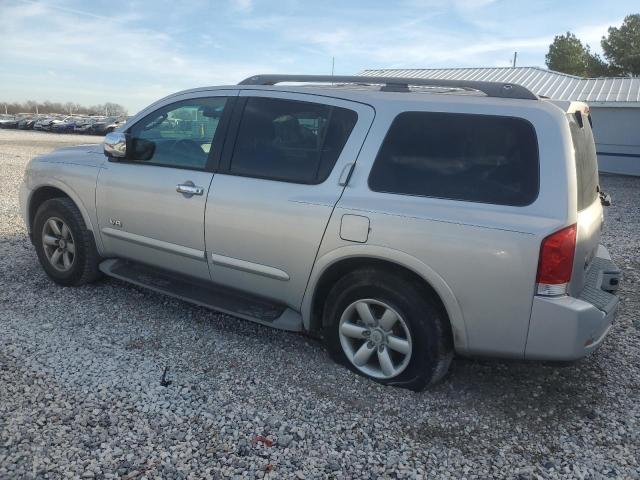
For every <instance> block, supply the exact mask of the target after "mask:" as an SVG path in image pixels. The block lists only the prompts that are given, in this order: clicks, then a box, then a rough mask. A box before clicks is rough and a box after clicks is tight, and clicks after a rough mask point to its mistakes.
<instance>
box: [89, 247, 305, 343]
mask: <svg viewBox="0 0 640 480" xmlns="http://www.w3.org/2000/svg"><path fill="white" fill-rule="evenodd" d="M100 270H101V271H102V272H103V273H104V274H106V275H109V276H110V277H113V278H117V279H119V280H123V281H125V282H129V283H133V284H134V285H138V286H140V287H144V288H148V289H149V290H153V291H154V292H158V293H163V294H165V295H169V296H171V297H175V298H178V299H180V300H184V301H186V302H189V303H194V304H196V305H200V306H202V307H206V308H210V309H212V310H216V311H218V312H223V313H228V314H229V315H234V316H236V317H240V318H243V319H245V320H250V321H252V322H256V323H259V324H261V325H266V326H269V327H273V328H278V329H280V330H289V331H292V332H299V331H301V330H302V317H301V316H300V314H299V313H298V312H295V311H294V310H292V309H290V308H288V307H285V306H284V305H279V304H276V303H272V302H270V301H269V300H265V299H263V298H259V297H254V296H251V295H248V294H246V293H243V292H239V291H238V290H235V289H231V288H226V287H224V286H220V285H214V284H213V283H205V282H200V281H198V280H196V279H192V278H189V277H187V276H184V275H180V274H177V273H173V272H169V271H166V270H161V269H159V268H154V267H149V266H146V265H142V264H140V263H135V262H130V261H126V260H119V259H109V260H105V261H103V262H102V263H101V264H100Z"/></svg>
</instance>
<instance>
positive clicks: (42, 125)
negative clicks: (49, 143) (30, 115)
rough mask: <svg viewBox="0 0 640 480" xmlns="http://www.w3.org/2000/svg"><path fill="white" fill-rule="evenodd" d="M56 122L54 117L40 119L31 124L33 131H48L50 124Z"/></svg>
mask: <svg viewBox="0 0 640 480" xmlns="http://www.w3.org/2000/svg"><path fill="white" fill-rule="evenodd" d="M54 120H56V117H42V118H40V119H39V120H36V122H35V123H34V124H33V129H34V130H44V131H47V130H50V129H51V124H52V123H53V122H54Z"/></svg>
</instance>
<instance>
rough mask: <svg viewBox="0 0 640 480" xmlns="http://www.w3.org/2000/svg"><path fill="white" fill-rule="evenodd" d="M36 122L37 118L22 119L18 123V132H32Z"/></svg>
mask: <svg viewBox="0 0 640 480" xmlns="http://www.w3.org/2000/svg"><path fill="white" fill-rule="evenodd" d="M37 120H38V117H24V118H23V119H22V120H20V121H19V122H18V128H19V129H20V130H32V129H33V125H34V124H35V123H36V121H37Z"/></svg>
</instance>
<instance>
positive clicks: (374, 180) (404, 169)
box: [369, 112, 538, 206]
mask: <svg viewBox="0 0 640 480" xmlns="http://www.w3.org/2000/svg"><path fill="white" fill-rule="evenodd" d="M369 187H370V188H371V189H372V190H374V191H378V192H388V193H398V194H404V195H418V196H425V197H437V198H446V199H452V200H464V201H470V202H482V203H492V204H498V205H513V206H524V205H529V204H530V203H532V202H533V201H534V200H535V199H536V197H537V195H538V142H537V138H536V133H535V130H534V128H533V126H532V125H531V124H530V123H529V122H527V121H526V120H523V119H520V118H513V117H498V116H489V115H472V114H459V113H437V112H405V113H401V114H400V115H398V116H397V117H396V118H395V120H394V121H393V123H392V125H391V128H390V129H389V132H388V133H387V136H386V138H385V139H384V142H383V144H382V147H381V148H380V152H379V153H378V156H377V157H376V161H375V163H374V165H373V168H372V170H371V175H370V177H369Z"/></svg>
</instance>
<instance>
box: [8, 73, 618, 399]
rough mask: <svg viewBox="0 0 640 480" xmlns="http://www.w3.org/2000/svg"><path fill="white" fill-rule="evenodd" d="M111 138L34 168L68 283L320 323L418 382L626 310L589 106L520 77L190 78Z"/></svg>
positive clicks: (52, 244)
mask: <svg viewBox="0 0 640 480" xmlns="http://www.w3.org/2000/svg"><path fill="white" fill-rule="evenodd" d="M281 82H299V83H306V85H299V86H281V85H279V84H280V83H281ZM314 83H315V85H314ZM318 83H324V85H319V84H318ZM329 83H333V85H329ZM356 85H357V86H356ZM100 148H101V147H94V148H91V147H88V146H86V145H83V146H79V147H71V148H64V149H62V150H59V151H57V152H54V153H50V154H47V155H44V156H41V157H38V158H35V159H34V160H32V161H31V163H30V164H29V165H28V167H27V169H28V174H27V175H25V176H24V183H23V184H22V187H21V191H20V203H21V209H22V214H23V216H24V218H25V221H26V224H27V227H28V231H29V232H30V235H31V238H32V241H33V243H34V245H35V249H36V252H37V255H38V258H39V260H40V263H41V264H42V267H43V268H44V270H45V272H46V273H47V274H48V275H49V277H50V278H51V279H52V280H53V281H55V282H57V283H58V284H60V285H66V286H77V285H83V284H85V283H88V282H92V281H94V280H96V279H97V278H99V276H100V274H101V273H104V274H107V275H109V276H112V277H115V278H118V279H121V280H124V281H126V282H130V283H133V284H136V285H139V286H142V287H146V288H149V289H152V290H155V291H157V292H162V293H165V294H167V295H172V296H174V297H177V298H180V299H183V300H186V301H188V302H192V303H195V304H198V305H203V306H206V307H209V308H213V309H216V310H219V311H222V312H227V313H230V314H233V315H235V316H237V317H240V318H244V319H248V320H251V321H254V322H257V323H260V324H263V325H268V326H271V327H275V328H279V329H284V330H291V331H306V332H309V333H310V334H312V335H317V336H318V337H320V338H322V339H323V341H324V342H325V344H326V347H327V349H328V350H329V352H330V353H331V355H332V357H333V358H334V359H335V360H337V361H338V362H340V363H342V364H344V365H346V366H347V367H348V368H350V369H351V370H353V371H354V372H357V373H359V374H362V375H364V376H366V377H368V378H371V379H373V380H375V381H378V382H381V383H384V384H389V385H397V386H402V387H407V388H411V389H421V388H423V387H425V386H427V385H429V384H432V383H434V382H436V381H438V380H439V379H441V378H442V377H443V376H444V375H445V373H446V372H447V369H448V367H449V363H450V361H451V359H452V357H453V354H454V352H457V353H459V354H462V355H474V356H478V355H486V356H491V357H510V358H517V359H527V360H574V359H577V358H580V357H583V356H585V355H587V354H589V353H591V352H593V351H594V350H595V349H597V348H598V347H599V346H600V345H601V344H602V342H603V340H604V338H605V337H606V335H607V333H608V332H609V330H610V328H611V325H612V323H613V320H614V317H615V315H616V309H617V306H618V297H617V296H616V290H617V289H618V286H619V283H620V277H621V274H620V270H619V269H618V268H617V267H616V266H615V264H614V263H613V262H612V261H611V258H610V256H609V254H608V252H607V250H606V248H605V247H604V246H602V245H600V236H601V231H602V226H603V209H602V204H603V203H605V204H606V203H608V202H609V199H608V197H607V196H606V195H605V194H604V193H603V192H601V191H600V188H599V182H598V171H597V165H596V153H595V145H594V140H593V134H592V131H591V126H590V115H589V109H588V106H587V105H585V104H584V103H579V102H556V101H551V100H547V99H541V98H538V97H537V96H536V95H534V94H533V93H531V92H530V91H529V90H527V89H525V88H523V87H521V86H518V85H514V84H504V83H489V82H475V81H452V80H436V79H433V80H431V79H412V78H406V79H403V78H371V77H328V76H327V77H321V76H286V75H285V76H256V77H251V78H249V79H247V80H245V81H243V82H242V83H241V84H240V85H237V86H227V87H210V88H201V89H196V90H189V91H185V92H181V93H177V94H174V95H170V96H168V97H166V98H164V99H163V100H161V101H159V102H156V103H154V104H153V105H152V106H150V107H148V108H147V109H145V110H143V111H142V112H140V113H139V114H138V115H136V116H135V117H133V118H132V119H131V120H130V121H129V122H128V123H127V127H126V129H123V130H121V131H119V132H115V133H111V134H109V135H107V137H106V139H105V141H104V146H103V148H104V150H103V151H104V155H102V150H100ZM61 178H64V179H65V181H64V183H63V182H61V181H60V180H59V179H61Z"/></svg>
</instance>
